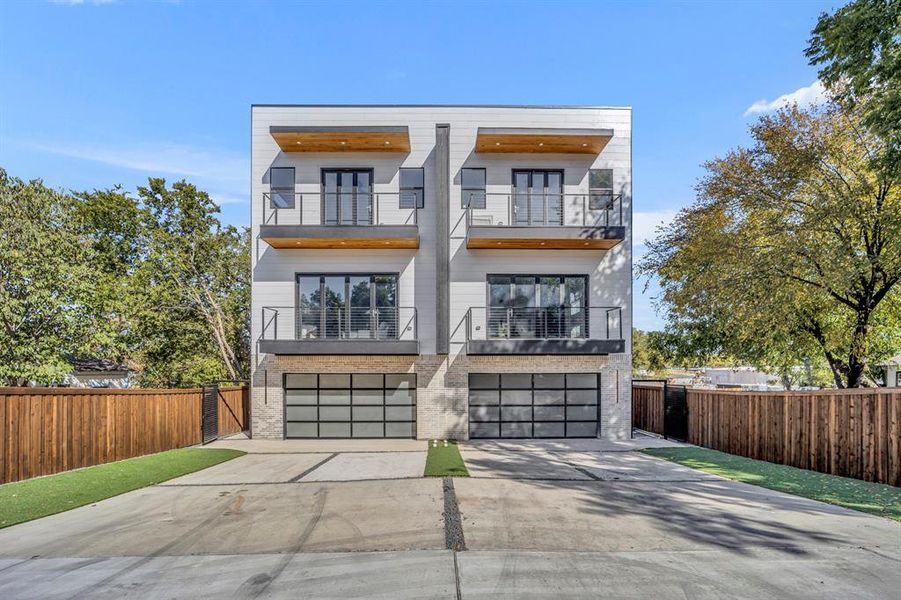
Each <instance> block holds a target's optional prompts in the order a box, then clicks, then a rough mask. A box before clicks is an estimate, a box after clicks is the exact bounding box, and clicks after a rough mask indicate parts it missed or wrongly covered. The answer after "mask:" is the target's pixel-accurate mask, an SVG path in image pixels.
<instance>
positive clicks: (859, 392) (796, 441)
mask: <svg viewBox="0 0 901 600" xmlns="http://www.w3.org/2000/svg"><path fill="white" fill-rule="evenodd" d="M647 389H650V391H646V390H647ZM655 391H656V393H655ZM687 401H688V442H690V443H692V444H696V445H698V446H704V447H706V448H713V449H715V450H721V451H723V452H728V453H730V454H737V455H739V456H746V457H749V458H756V459H759V460H766V461H769V462H774V463H780V464H784V465H791V466H794V467H799V468H802V469H810V470H813V471H820V472H822V473H829V474H832V475H842V476H844V477H854V478H856V479H862V480H864V481H874V482H878V483H887V484H889V485H895V486H901V390H899V389H893V388H876V389H854V390H818V391H812V392H733V391H724V390H695V389H689V390H688V391H687ZM664 408H665V407H664V400H663V390H662V388H658V389H657V390H654V389H653V388H647V387H646V386H634V387H633V390H632V410H633V419H632V423H633V425H634V426H635V427H639V428H641V429H648V428H650V429H648V430H649V431H655V430H654V429H653V428H654V427H655V426H656V424H657V423H658V421H657V419H656V415H657V414H658V413H659V414H661V415H662V414H663V412H664ZM636 415H637V418H636ZM659 423H662V417H661V421H659ZM655 433H662V427H661V429H660V431H655Z"/></svg>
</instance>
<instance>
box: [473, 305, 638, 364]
mask: <svg viewBox="0 0 901 600" xmlns="http://www.w3.org/2000/svg"><path fill="white" fill-rule="evenodd" d="M625 349H626V342H625V339H624V338H623V320H622V308H621V307H618V306H590V307H584V306H583V307H570V306H559V307H544V308H537V307H536V308H532V307H526V308H508V307H487V308H486V307H484V306H482V307H473V308H470V309H469V311H468V312H467V313H466V353H467V354H470V355H480V354H483V355H484V354H575V355H579V354H582V355H601V354H615V353H621V352H625Z"/></svg>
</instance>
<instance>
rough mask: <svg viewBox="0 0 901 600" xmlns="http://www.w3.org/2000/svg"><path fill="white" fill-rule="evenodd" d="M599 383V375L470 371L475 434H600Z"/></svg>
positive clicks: (471, 425)
mask: <svg viewBox="0 0 901 600" xmlns="http://www.w3.org/2000/svg"><path fill="white" fill-rule="evenodd" d="M599 383H600V375H599V374H596V373H566V374H564V373H535V374H532V373H500V374H499V373H470V375H469V437H471V438H566V437H569V438H574V437H595V436H596V435H597V431H598V429H597V428H598V390H599V389H600V385H599Z"/></svg>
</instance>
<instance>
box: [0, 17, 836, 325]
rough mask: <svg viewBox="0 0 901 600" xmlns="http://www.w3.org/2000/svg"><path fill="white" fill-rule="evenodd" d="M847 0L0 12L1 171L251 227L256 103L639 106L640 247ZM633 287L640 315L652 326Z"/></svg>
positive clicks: (786, 88)
mask: <svg viewBox="0 0 901 600" xmlns="http://www.w3.org/2000/svg"><path fill="white" fill-rule="evenodd" d="M841 4H842V2H817V1H794V2H790V1H782V2H678V3H677V2H628V3H627V2H590V3H588V2H577V3H576V2H574V3H563V2H541V3H538V2H535V3H526V2H515V3H502V2H492V3H487V2H486V3H467V2H461V1H457V2H447V3H443V2H425V1H419V2H409V3H388V2H368V3H360V4H355V3H344V2H337V1H333V2H326V3H300V2H290V3H289V2H266V1H260V2H226V1H221V2H201V1H191V0H183V1H181V2H171V1H170V2H149V1H134V2H129V1H126V0H121V1H118V2H116V1H112V2H110V1H96V2H91V1H90V0H84V1H77V0H76V1H66V0H63V1H58V2H41V1H27V2H26V1H17V0H12V1H10V0H7V1H6V2H2V3H0V166H2V167H3V168H5V169H7V171H9V172H10V173H11V174H13V175H15V176H18V177H21V178H25V179H31V178H42V179H43V180H44V181H45V182H46V183H48V184H49V185H52V186H55V187H61V188H71V189H93V188H106V187H111V186H113V185H115V184H122V185H124V186H126V187H128V188H134V187H135V186H136V185H139V184H141V183H142V182H143V181H145V180H146V178H147V177H148V176H150V175H155V176H164V177H166V178H167V179H169V180H174V179H180V178H187V179H188V180H190V181H192V182H194V183H196V184H198V185H199V186H201V187H203V188H204V189H206V190H207V191H209V192H210V193H211V194H212V195H213V197H214V198H215V199H216V200H217V201H218V202H220V203H221V206H222V214H223V218H224V220H225V221H227V222H230V223H233V224H236V225H245V224H248V222H249V197H248V194H249V191H248V189H249V175H248V172H249V166H248V164H249V163H248V160H249V143H250V142H249V127H250V118H249V117H250V105H251V104H252V103H349V104H354V103H410V104H444V103H448V104H453V103H461V104H465V103H473V104H492V103H497V104H588V105H629V106H632V107H633V109H634V132H633V135H634V137H633V152H634V165H633V167H634V190H633V191H634V203H635V211H636V213H635V216H636V223H635V233H636V243H637V244H638V245H637V246H636V253H641V251H642V247H641V245H640V242H641V240H643V239H645V238H646V237H647V236H648V235H650V234H651V233H652V232H653V229H654V226H655V225H656V224H657V223H659V222H661V221H664V220H666V219H669V218H672V215H673V214H674V213H675V212H676V211H677V210H678V209H679V208H680V207H682V206H684V205H686V204H688V203H689V202H690V201H691V200H692V198H693V186H694V184H695V182H696V181H697V179H698V177H699V176H700V175H701V174H702V170H701V167H700V165H701V164H702V163H703V162H704V161H705V160H708V159H710V158H713V157H715V156H717V155H721V154H723V153H725V152H726V151H727V150H728V149H729V148H731V147H733V146H735V145H737V144H741V143H744V142H746V141H747V127H748V125H749V124H750V123H751V122H753V120H754V119H755V118H756V116H757V115H759V114H760V113H762V112H765V111H766V110H768V109H770V108H772V106H774V105H775V104H776V103H777V102H778V101H779V98H780V97H782V96H784V95H787V94H794V95H793V96H792V98H796V99H798V100H800V101H802V102H806V101H809V100H812V99H816V98H817V97H818V94H819V91H818V89H817V87H816V86H815V85H814V84H815V83H816V72H815V70H814V69H813V68H811V67H810V66H808V65H807V61H806V60H805V58H804V55H803V51H804V48H805V47H806V42H807V39H808V37H809V33H810V30H811V28H812V27H813V25H814V23H815V22H816V18H817V16H818V15H819V13H821V12H823V11H830V12H831V11H832V10H834V9H835V8H837V7H839V6H841ZM642 287H643V282H640V281H638V282H636V295H637V297H636V304H635V321H636V325H637V326H638V327H641V328H643V329H658V328H661V327H662V325H663V318H662V316H661V315H658V314H655V312H654V309H653V307H652V302H651V296H653V294H654V293H655V288H653V287H652V289H651V290H650V291H649V292H648V293H645V292H643V291H642Z"/></svg>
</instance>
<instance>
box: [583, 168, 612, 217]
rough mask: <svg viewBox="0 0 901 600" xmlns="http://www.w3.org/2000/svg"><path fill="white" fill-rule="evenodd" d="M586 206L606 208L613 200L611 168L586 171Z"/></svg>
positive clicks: (598, 208)
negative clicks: (587, 198)
mask: <svg viewBox="0 0 901 600" xmlns="http://www.w3.org/2000/svg"><path fill="white" fill-rule="evenodd" d="M588 196H589V200H588V208H589V209H590V210H607V209H609V208H610V205H611V203H612V202H613V169H591V170H590V171H588Z"/></svg>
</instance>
